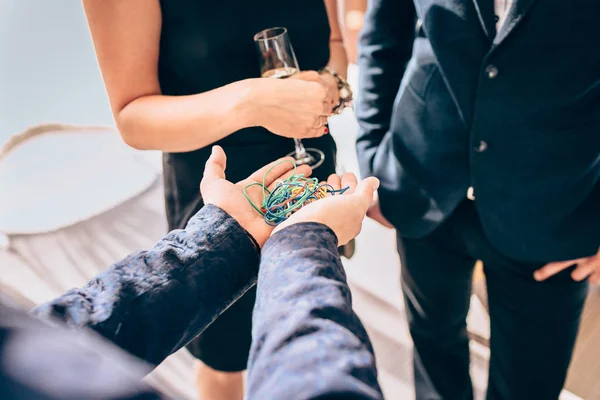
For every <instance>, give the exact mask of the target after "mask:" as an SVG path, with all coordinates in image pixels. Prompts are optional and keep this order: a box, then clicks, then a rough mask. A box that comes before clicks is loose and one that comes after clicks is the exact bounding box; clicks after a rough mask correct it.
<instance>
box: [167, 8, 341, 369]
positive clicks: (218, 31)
mask: <svg viewBox="0 0 600 400" xmlns="http://www.w3.org/2000/svg"><path fill="white" fill-rule="evenodd" d="M160 4H161V9H162V33H161V43H160V56H159V80H160V86H161V90H162V93H163V94H165V95H174V96H177V95H190V94H196V93H202V92H206V91H209V90H212V89H215V88H218V87H221V86H224V85H227V84H229V83H232V82H236V81H239V80H242V79H247V78H256V77H259V76H260V66H259V56H258V52H257V49H256V47H255V44H254V41H253V37H254V34H255V33H257V32H259V31H261V30H263V29H266V28H271V27H277V26H283V27H286V28H287V29H288V34H289V36H290V39H291V41H292V44H293V46H294V51H295V53H296V57H297V59H298V63H299V65H300V68H301V69H302V70H318V69H320V68H322V67H324V66H325V65H326V64H327V63H328V61H329V36H330V29H329V23H328V19H327V12H326V9H325V5H324V1H323V0H303V1H293V2H281V1H275V0H261V1H250V0H216V1H209V0H161V1H160ZM303 142H304V143H305V145H306V147H316V148H319V149H321V150H322V151H323V152H324V153H325V157H326V160H325V162H324V163H323V165H322V166H321V167H319V168H318V169H316V170H315V171H314V175H315V176H317V177H318V178H319V179H324V178H326V177H327V176H328V175H329V174H331V173H333V172H334V171H335V151H336V147H335V143H334V141H333V139H332V138H331V136H329V135H326V136H324V137H321V138H318V139H310V140H303ZM217 144H219V145H221V146H222V147H223V148H224V150H225V152H226V154H227V178H228V179H229V180H230V181H233V182H236V181H239V180H242V179H244V178H246V177H247V176H248V175H249V174H250V173H252V172H253V171H255V170H257V169H259V168H260V167H262V166H264V165H265V164H267V163H269V162H271V161H273V160H275V159H277V158H280V157H283V156H285V155H286V154H288V153H290V152H291V151H293V150H294V144H293V140H292V139H288V138H283V137H280V136H277V135H274V134H272V133H270V132H269V131H267V130H266V129H264V128H260V127H255V128H248V129H243V130H241V131H238V132H235V133H233V134H232V135H230V136H228V137H226V138H224V139H222V140H220V141H218V142H217ZM209 155H210V146H209V147H207V148H203V149H199V150H196V151H193V152H188V153H165V154H164V157H163V170H164V184H165V202H166V211H167V219H168V223H169V229H175V228H182V227H184V226H185V224H186V223H187V221H188V219H189V218H190V217H191V216H193V215H194V214H195V213H196V211H197V210H198V209H200V208H201V207H202V205H203V203H202V199H201V197H200V193H199V185H200V180H201V178H202V174H203V170H204V164H205V162H206V160H207V159H208V157H209ZM254 297H255V292H254V290H252V291H250V292H249V293H247V294H246V295H245V296H244V297H243V298H242V299H240V300H239V301H238V302H237V303H235V304H234V305H233V306H232V307H231V308H229V309H228V310H227V311H226V312H225V313H224V314H222V315H221V316H220V317H219V318H218V319H217V320H216V321H215V322H214V323H213V324H212V325H211V326H210V327H209V328H208V329H207V330H206V331H205V332H204V333H203V334H202V335H201V336H200V337H199V338H198V339H196V340H195V341H194V342H192V343H191V344H190V345H188V349H189V350H190V351H191V352H192V354H194V356H196V357H197V358H200V359H201V360H202V361H203V362H204V363H205V364H207V365H209V366H210V367H212V368H214V369H217V370H221V371H241V370H244V369H245V368H246V363H247V357H248V351H249V349H250V340H251V314H252V308H253V306H254Z"/></svg>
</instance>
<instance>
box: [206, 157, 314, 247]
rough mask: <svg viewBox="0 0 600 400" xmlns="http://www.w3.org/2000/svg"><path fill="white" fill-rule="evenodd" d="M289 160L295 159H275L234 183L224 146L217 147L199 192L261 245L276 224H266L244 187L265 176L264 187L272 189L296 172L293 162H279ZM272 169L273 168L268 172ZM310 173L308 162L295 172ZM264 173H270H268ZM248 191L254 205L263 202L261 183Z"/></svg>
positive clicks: (210, 159)
mask: <svg viewBox="0 0 600 400" xmlns="http://www.w3.org/2000/svg"><path fill="white" fill-rule="evenodd" d="M286 159H288V160H290V161H291V160H293V159H292V158H289V157H288V158H285V159H280V160H277V161H274V162H272V163H271V164H269V165H266V166H264V167H262V168H261V169H259V170H258V171H256V172H254V173H253V174H252V175H250V176H249V177H248V178H247V179H244V180H243V181H241V182H238V183H236V184H233V183H232V182H229V181H228V180H227V179H226V178H225V168H226V165H227V157H226V156H225V152H224V151H223V149H222V148H221V147H219V146H214V147H213V149H212V154H211V155H210V158H209V159H208V161H207V162H206V167H205V169H204V177H203V178H202V182H201V183H200V192H201V193H202V198H203V199H204V203H205V204H213V205H215V206H217V207H219V208H221V209H222V210H223V211H225V212H227V213H228V214H229V215H231V216H232V217H233V218H234V219H235V220H236V221H237V222H238V223H239V224H240V225H241V226H242V227H243V228H244V229H245V230H246V231H247V232H248V233H250V234H251V235H252V236H253V237H254V239H255V240H256V241H257V242H258V244H259V245H260V246H261V247H262V245H263V244H264V243H265V242H266V241H267V239H268V238H269V235H270V234H271V232H272V231H273V227H272V226H270V225H268V224H266V223H265V220H264V218H263V216H262V215H261V214H259V213H258V212H257V211H256V210H255V209H254V208H253V207H252V205H250V203H249V202H248V199H246V197H245V196H244V188H245V187H246V186H248V185H250V184H252V183H260V184H262V183H263V179H264V183H265V186H267V187H268V188H269V190H272V189H273V188H274V187H275V185H276V183H277V182H278V181H279V180H283V179H287V178H288V177H289V176H291V175H292V173H293V172H294V171H293V168H294V164H293V163H291V162H283V163H280V162H281V161H282V160H286ZM278 163H279V164H278ZM269 170H271V171H270V172H269ZM267 172H268V174H267ZM311 172H312V171H311V169H310V167H308V166H306V165H302V166H299V167H298V168H297V169H296V174H303V175H304V176H309V175H310V174H311ZM265 174H267V175H266V176H265ZM246 194H247V195H248V196H249V197H250V199H251V200H252V201H253V202H254V204H261V202H262V200H263V189H262V187H261V186H258V185H257V186H252V187H249V188H248V189H247V190H246Z"/></svg>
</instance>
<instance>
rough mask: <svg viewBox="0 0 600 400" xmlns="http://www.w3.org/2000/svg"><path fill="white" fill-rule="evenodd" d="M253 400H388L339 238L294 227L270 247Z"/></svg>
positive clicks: (258, 313) (256, 328) (258, 310)
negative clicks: (355, 302)
mask: <svg viewBox="0 0 600 400" xmlns="http://www.w3.org/2000/svg"><path fill="white" fill-rule="evenodd" d="M252 337H253V341H252V348H251V350H250V360H249V365H248V371H249V372H248V399H252V400H254V399H288V398H294V399H299V400H308V399H382V398H383V396H382V393H381V389H380V387H379V384H378V383H377V371H376V368H375V356H374V354H373V348H372V346H371V342H370V341H369V338H368V336H367V332H366V331H365V329H364V327H363V325H362V324H361V322H360V320H359V319H358V317H357V316H356V314H354V312H353V311H352V300H351V297H350V289H349V288H348V285H347V283H346V275H345V273H344V269H343V267H342V263H341V260H340V257H339V255H338V250H337V239H336V236H335V234H334V233H333V232H332V231H331V230H330V229H329V228H328V227H327V226H325V225H321V224H316V223H305V224H297V225H292V226H290V227H288V228H286V229H283V230H281V231H280V232H278V233H277V234H275V235H273V237H271V239H269V241H268V242H267V243H266V244H265V246H264V247H263V255H262V260H261V265H260V272H259V276H258V292H257V298H256V306H255V308H254V314H253V331H252Z"/></svg>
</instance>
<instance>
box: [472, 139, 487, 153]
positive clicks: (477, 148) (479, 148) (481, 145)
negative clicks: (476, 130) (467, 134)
mask: <svg viewBox="0 0 600 400" xmlns="http://www.w3.org/2000/svg"><path fill="white" fill-rule="evenodd" d="M487 148H488V144H487V142H485V141H483V140H482V141H481V142H479V144H478V145H477V146H475V151H476V152H477V153H483V152H484V151H486V150H487Z"/></svg>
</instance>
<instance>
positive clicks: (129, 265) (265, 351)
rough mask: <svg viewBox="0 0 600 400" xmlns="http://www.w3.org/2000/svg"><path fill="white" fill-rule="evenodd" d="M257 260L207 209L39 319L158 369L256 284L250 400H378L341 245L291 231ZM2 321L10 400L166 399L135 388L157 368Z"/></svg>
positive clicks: (27, 323) (238, 232) (215, 211)
mask: <svg viewBox="0 0 600 400" xmlns="http://www.w3.org/2000/svg"><path fill="white" fill-rule="evenodd" d="M259 257H260V249H259V248H258V246H257V245H256V243H255V242H254V240H253V239H252V238H251V237H250V235H248V233H247V232H246V231H244V229H242V228H241V226H240V225H239V224H238V223H237V222H236V221H235V220H234V219H233V218H231V217H230V216H229V215H228V214H227V213H225V212H224V211H223V210H221V209H219V208H218V207H215V206H210V205H209V206H206V207H204V208H203V209H202V210H201V211H200V212H198V213H197V214H196V215H195V216H194V217H193V218H192V219H191V220H190V222H189V224H188V225H187V227H186V228H185V229H184V230H176V231H173V232H171V233H169V234H168V235H167V236H165V238H163V239H162V240H160V241H159V242H158V243H157V244H156V245H155V246H154V247H153V248H151V249H150V250H147V251H142V252H138V253H135V254H132V255H130V256H129V257H127V258H125V259H124V260H122V261H120V262H118V263H116V264H115V265H113V266H112V267H110V268H108V269H107V270H106V271H105V272H103V273H102V274H100V275H98V276H97V277H96V278H94V279H92V280H91V281H90V282H89V283H88V284H87V285H86V286H84V287H83V288H79V289H73V290H71V291H69V292H67V293H66V294H64V295H63V296H60V297H59V298H57V299H55V300H53V301H50V302H49V303H47V304H44V305H41V306H39V307H37V308H35V309H34V311H33V313H34V314H35V315H37V316H38V317H41V318H43V319H46V320H48V321H57V320H58V321H60V322H62V323H64V324H66V325H67V326H69V327H71V328H76V329H81V328H91V329H93V330H95V331H96V332H98V333H100V334H101V335H102V336H104V338H106V339H108V340H110V341H112V342H113V343H115V344H117V345H118V346H119V347H121V348H122V349H124V350H126V351H127V352H129V353H131V354H133V355H135V356H137V357H139V358H141V359H143V360H146V361H147V362H150V363H152V364H158V363H160V362H161V361H162V360H164V359H165V358H166V357H167V356H168V355H170V354H171V353H173V352H175V351H177V350H178V349H180V348H181V347H183V346H184V345H185V344H186V343H188V342H189V341H190V340H192V339H193V338H194V337H196V336H197V335H198V334H199V333H201V332H202V330H203V329H205V328H206V327H207V326H208V325H210V323H211V322H212V321H214V320H215V319H216V317H217V316H218V315H219V314H220V313H221V312H223V311H224V310H225V309H226V308H227V307H228V306H229V305H231V304H232V303H233V302H234V301H235V300H236V299H238V298H239V297H240V296H241V295H242V294H243V293H244V292H245V291H247V290H248V289H249V288H250V287H252V285H254V284H255V283H256V280H257V275H258V295H257V303H256V307H255V311H254V329H253V345H252V350H251V357H250V363H249V379H248V396H247V398H248V399H250V400H259V399H260V400H268V399H286V400H287V399H299V400H302V399H381V398H382V395H381V390H380V388H379V385H378V383H377V373H376V369H375V358H374V355H373V349H372V348H371V344H370V342H369V339H368V337H367V334H366V332H365V330H364V328H363V326H362V324H361V323H360V321H359V320H358V318H357V317H356V315H355V314H354V313H353V311H352V305H351V298H350V291H349V288H348V286H347V284H346V278H345V274H344V270H343V267H342V265H341V261H340V258H339V255H338V251H337V240H336V237H335V234H334V233H333V232H332V231H331V230H329V228H327V227H326V226H324V225H321V224H314V223H307V224H298V225H294V226H291V227H288V228H286V229H284V230H282V231H281V232H279V233H277V234H276V235H274V236H273V237H272V238H271V239H270V240H269V241H268V242H267V243H266V244H265V246H264V248H263V253H262V259H261V260H260V272H259ZM0 316H2V318H1V319H0V392H1V393H3V394H4V393H6V394H7V395H8V397H3V398H8V399H83V398H85V399H92V400H93V399H98V400H104V399H122V400H125V399H155V398H163V397H162V395H161V394H160V393H157V392H155V391H154V390H153V389H152V388H150V387H148V386H147V385H145V384H144V383H142V382H141V381H140V380H139V379H141V377H142V376H143V375H144V374H145V373H147V372H148V371H149V369H150V367H148V366H145V365H144V363H141V362H140V361H139V360H135V359H134V358H132V357H131V356H129V355H127V354H125V353H123V352H122V351H121V350H120V349H118V348H116V347H114V346H111V345H110V344H108V343H106V342H105V341H104V340H102V339H101V338H99V337H97V335H93V334H90V333H88V332H85V333H84V334H77V333H75V332H73V329H70V330H66V329H64V327H63V326H59V327H56V326H51V325H49V324H43V323H41V322H40V321H39V320H35V319H33V318H31V317H30V316H28V315H25V313H23V312H21V311H18V310H14V309H13V308H11V307H8V306H6V305H5V304H2V302H0ZM64 324H61V325H64ZM9 338H12V339H13V340H9Z"/></svg>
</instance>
